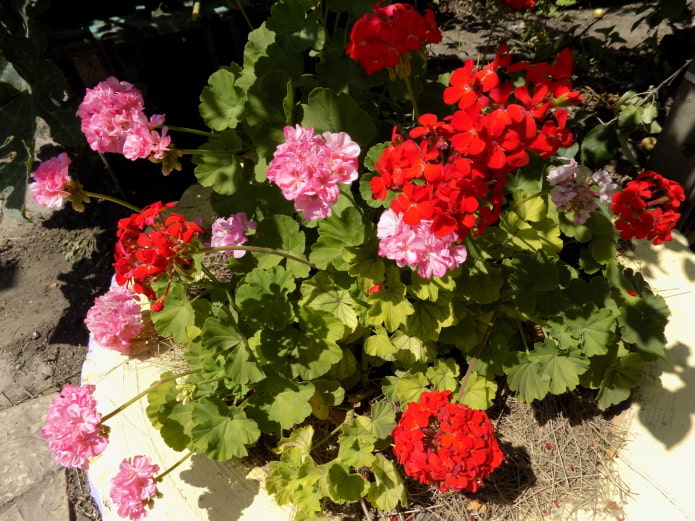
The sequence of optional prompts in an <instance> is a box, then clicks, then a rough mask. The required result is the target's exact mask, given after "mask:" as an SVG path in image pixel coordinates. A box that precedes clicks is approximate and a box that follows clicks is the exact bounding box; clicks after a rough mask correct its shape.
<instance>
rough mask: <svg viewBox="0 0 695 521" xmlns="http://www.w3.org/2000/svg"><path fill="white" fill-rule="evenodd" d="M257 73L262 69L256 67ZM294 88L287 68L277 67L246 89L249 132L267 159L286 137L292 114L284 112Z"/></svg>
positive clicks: (261, 153)
mask: <svg viewBox="0 0 695 521" xmlns="http://www.w3.org/2000/svg"><path fill="white" fill-rule="evenodd" d="M257 74H260V73H259V72H258V71H257ZM279 86H280V87H279ZM291 90H292V83H291V80H290V77H289V75H288V74H287V72H286V70H285V69H282V68H278V69H276V70H270V71H269V72H267V73H264V74H263V75H262V76H260V77H259V78H258V79H257V80H256V81H255V82H254V83H253V85H251V87H249V90H248V93H247V99H248V101H247V104H246V113H247V115H246V124H247V125H248V134H249V136H250V137H251V139H252V140H253V142H254V144H255V146H256V152H257V153H258V155H259V156H261V157H263V158H265V159H266V160H268V161H270V159H271V158H272V156H273V152H274V151H275V148H276V147H277V146H278V145H279V144H280V143H282V142H284V140H285V137H284V135H283V128H284V127H285V126H286V125H288V124H291V114H287V113H286V112H285V110H286V109H285V100H286V98H287V97H288V96H291Z"/></svg>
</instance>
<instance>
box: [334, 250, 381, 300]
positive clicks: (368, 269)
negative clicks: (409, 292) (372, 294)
mask: <svg viewBox="0 0 695 521" xmlns="http://www.w3.org/2000/svg"><path fill="white" fill-rule="evenodd" d="M378 248H379V245H378V243H377V242H376V240H375V239H373V240H370V241H369V242H366V243H365V244H363V245H362V246H358V247H354V248H346V249H345V250H344V251H343V254H344V258H345V260H346V261H347V262H348V263H349V266H350V267H349V268H348V273H349V274H350V275H352V276H353V277H357V279H358V282H359V286H360V289H361V290H362V291H364V292H365V293H367V292H369V291H370V290H371V289H372V288H373V287H374V285H375V284H379V283H381V282H383V281H384V280H385V279H386V264H385V263H384V259H382V258H381V257H380V256H379V254H378V253H377V252H378Z"/></svg>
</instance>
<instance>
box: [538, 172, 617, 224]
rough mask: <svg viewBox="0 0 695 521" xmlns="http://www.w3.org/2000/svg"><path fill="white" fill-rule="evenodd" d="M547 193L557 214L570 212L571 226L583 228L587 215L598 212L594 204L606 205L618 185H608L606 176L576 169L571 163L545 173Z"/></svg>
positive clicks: (608, 176) (611, 183) (602, 173)
mask: <svg viewBox="0 0 695 521" xmlns="http://www.w3.org/2000/svg"><path fill="white" fill-rule="evenodd" d="M547 180H548V182H549V183H550V184H551V186H552V187H553V189H552V190H551V192H550V198H551V199H552V201H553V203H554V204H555V206H557V209H558V210H560V211H561V212H574V218H573V221H574V224H577V225H581V224H584V223H585V222H586V221H587V219H588V218H589V217H590V215H591V213H592V212H594V211H596V209H597V208H598V202H599V201H601V202H609V201H610V199H611V197H612V196H613V193H614V192H615V190H616V189H617V188H618V185H616V184H615V183H613V182H612V180H611V178H610V175H609V174H608V173H607V172H603V171H598V172H594V173H593V174H592V173H591V171H590V170H589V169H588V168H586V167H582V166H580V165H578V164H577V163H576V162H575V161H574V160H573V161H571V162H570V163H569V164H567V165H560V166H556V167H553V168H551V169H550V170H549V172H548V176H547Z"/></svg>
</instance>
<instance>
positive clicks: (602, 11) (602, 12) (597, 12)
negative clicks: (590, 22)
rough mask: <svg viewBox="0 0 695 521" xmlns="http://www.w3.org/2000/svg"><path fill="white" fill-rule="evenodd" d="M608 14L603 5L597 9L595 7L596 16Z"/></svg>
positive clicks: (600, 16)
mask: <svg viewBox="0 0 695 521" xmlns="http://www.w3.org/2000/svg"><path fill="white" fill-rule="evenodd" d="M605 14H606V10H605V9H603V8H602V7H599V8H597V9H594V18H597V19H598V18H603V15H605Z"/></svg>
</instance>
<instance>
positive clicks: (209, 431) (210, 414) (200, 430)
mask: <svg viewBox="0 0 695 521" xmlns="http://www.w3.org/2000/svg"><path fill="white" fill-rule="evenodd" d="M193 422H194V426H193V429H191V437H192V438H193V445H194V447H195V448H196V450H200V451H202V452H204V453H205V455H206V456H208V457H209V458H211V459H214V460H216V461H227V460H229V459H231V458H235V457H236V458H243V457H244V456H246V455H247V454H248V451H247V450H246V447H247V446H248V445H251V444H252V443H254V442H255V441H256V440H257V439H258V438H259V436H260V435H261V431H260V430H259V429H258V425H256V422H254V421H253V420H250V419H248V418H247V417H246V414H245V413H244V411H243V410H242V409H240V408H239V407H234V406H229V405H227V404H225V403H223V402H221V401H218V400H217V399H213V398H202V399H200V400H198V401H196V402H195V405H194V408H193Z"/></svg>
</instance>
